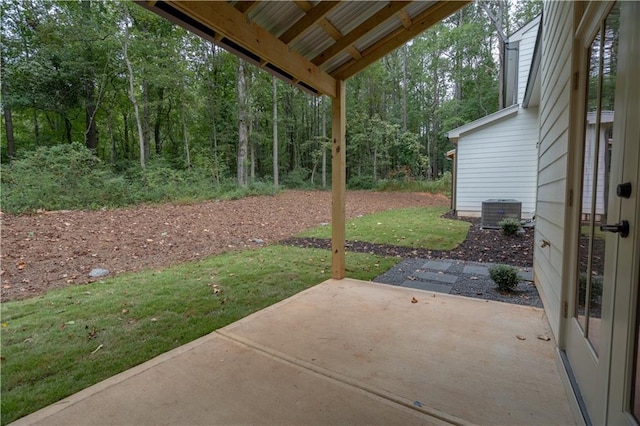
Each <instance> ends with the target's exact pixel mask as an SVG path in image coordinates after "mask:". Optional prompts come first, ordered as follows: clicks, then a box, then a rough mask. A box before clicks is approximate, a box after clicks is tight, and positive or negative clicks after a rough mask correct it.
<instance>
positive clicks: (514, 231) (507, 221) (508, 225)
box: [498, 217, 520, 237]
mask: <svg viewBox="0 0 640 426" xmlns="http://www.w3.org/2000/svg"><path fill="white" fill-rule="evenodd" d="M498 225H499V226H500V227H501V228H502V232H503V233H504V235H506V236H509V237H511V236H514V235H518V230H519V229H520V221H519V220H518V219H516V218H514V217H505V218H504V219H502V220H501V221H500V222H498Z"/></svg>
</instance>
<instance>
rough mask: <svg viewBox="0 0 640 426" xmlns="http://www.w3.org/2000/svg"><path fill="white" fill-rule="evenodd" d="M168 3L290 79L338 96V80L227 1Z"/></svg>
mask: <svg viewBox="0 0 640 426" xmlns="http://www.w3.org/2000/svg"><path fill="white" fill-rule="evenodd" d="M165 3H166V4H168V5H169V6H171V7H173V8H175V9H176V10H178V11H180V12H181V13H183V14H185V15H187V16H189V17H190V18H192V19H194V20H196V21H198V22H199V23H200V24H202V25H205V26H207V27H209V28H211V29H212V30H214V31H215V32H216V33H220V34H223V35H224V38H223V39H222V41H221V42H222V43H224V41H225V39H228V40H230V41H232V42H233V43H235V44H236V45H239V46H242V47H243V48H244V49H246V50H247V51H248V52H251V53H252V54H253V55H256V56H258V57H259V59H258V62H261V61H266V62H269V63H271V64H275V65H276V66H277V67H278V68H280V69H281V70H283V71H284V72H286V73H288V74H290V75H291V80H292V82H293V80H294V79H297V81H301V82H304V83H305V84H307V85H309V86H310V87H313V88H314V89H316V90H317V91H319V92H320V93H323V94H326V95H328V96H330V97H335V94H336V81H335V79H334V78H333V77H331V76H330V75H329V74H327V73H326V72H324V71H322V70H321V69H320V68H319V67H317V66H316V65H314V64H313V63H311V62H310V61H309V60H307V59H306V58H304V57H303V56H302V55H300V54H299V53H296V52H293V51H291V50H290V49H289V47H288V46H287V45H286V44H284V43H282V42H281V41H280V40H278V38H276V37H275V36H274V35H273V34H271V33H269V32H268V31H267V30H265V29H264V28H262V27H260V26H259V25H257V24H256V23H254V22H251V21H247V19H246V17H245V15H244V14H242V12H240V11H239V10H237V9H236V8H234V7H233V6H231V5H230V4H229V3H226V2H218V1H215V2H209V1H175V0H172V1H167V2H165Z"/></svg>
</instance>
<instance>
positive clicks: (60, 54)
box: [1, 0, 541, 211]
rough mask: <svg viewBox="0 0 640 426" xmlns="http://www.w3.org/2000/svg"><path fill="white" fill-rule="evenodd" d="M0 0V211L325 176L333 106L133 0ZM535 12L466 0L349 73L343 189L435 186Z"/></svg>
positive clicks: (492, 107) (495, 92)
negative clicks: (458, 134) (512, 42)
mask: <svg viewBox="0 0 640 426" xmlns="http://www.w3.org/2000/svg"><path fill="white" fill-rule="evenodd" d="M1 8H2V9H1V12H2V64H1V66H2V69H1V72H2V109H3V117H4V119H3V120H2V125H3V132H2V184H3V191H2V192H3V208H4V209H6V208H7V207H9V209H10V210H15V211H23V210H28V209H30V208H36V207H38V205H36V204H33V203H31V204H29V203H28V202H27V201H26V198H25V197H27V198H28V197H29V196H33V197H36V196H37V197H40V198H44V199H46V198H47V196H48V195H47V194H49V193H51V191H54V192H55V190H56V188H57V191H60V182H63V184H62V185H63V186H65V185H66V187H67V190H68V191H69V192H72V191H76V193H77V191H79V188H75V189H74V187H73V185H87V186H88V187H89V189H90V191H92V192H93V193H95V194H102V195H100V196H97V198H96V199H95V200H94V199H89V200H85V201H86V202H87V204H89V205H95V206H97V207H99V206H100V205H101V204H104V205H110V204H114V203H116V204H117V202H116V201H114V200H118V201H120V202H135V201H136V200H135V199H128V197H131V194H130V192H131V191H133V189H135V188H137V190H138V191H139V192H141V194H142V193H144V194H145V197H147V198H145V197H143V196H142V195H139V196H140V197H142V200H147V199H150V200H153V197H152V192H153V191H152V189H153V188H154V185H166V184H175V185H174V186H175V187H174V191H175V192H176V193H177V195H180V194H182V195H188V192H189V191H188V190H185V189H184V187H185V185H186V187H187V188H198V187H204V188H205V191H212V189H211V188H214V187H217V186H220V185H237V184H239V185H240V186H245V185H249V186H250V185H255V184H256V183H262V184H265V185H273V184H275V185H276V186H277V185H284V186H287V187H325V186H327V185H329V184H330V159H329V158H328V157H329V156H330V151H329V149H328V147H329V141H330V137H331V134H330V133H331V123H330V119H331V117H330V116H331V114H330V103H331V101H330V99H328V98H325V97H314V96H311V95H308V94H306V93H303V92H301V91H299V90H297V89H295V88H293V87H291V86H289V85H287V84H285V83H283V82H281V81H279V80H276V79H274V78H273V77H272V76H271V75H269V74H268V73H266V72H264V71H262V70H260V69H258V68H255V67H253V66H251V65H249V64H246V63H243V62H242V61H241V60H239V59H237V58H236V57H235V56H233V55H231V54H229V53H227V52H225V51H223V50H221V49H219V48H217V47H216V46H215V45H213V44H212V43H210V42H208V41H206V40H202V39H200V38H199V37H197V36H195V35H193V34H190V33H188V32H186V31H185V30H183V29H181V28H179V27H176V26H174V25H172V24H171V23H169V22H168V21H166V20H164V19H162V18H160V17H158V16H157V15H155V14H152V13H150V12H148V11H146V10H145V9H143V8H141V7H139V6H137V5H135V4H133V3H131V2H124V1H117V2H116V1H106V0H105V1H50V0H3V1H2V2H1ZM540 11H541V4H540V2H539V1H521V2H516V1H509V0H497V1H476V2H474V3H471V4H469V5H468V6H466V7H465V8H463V9H461V10H460V11H459V12H457V13H456V14H454V15H453V16H451V17H449V18H448V19H446V20H445V21H443V22H441V23H440V24H438V25H436V26H435V27H433V28H432V29H431V30H429V31H427V32H425V33H423V34H422V35H420V36H419V37H417V38H416V39H414V40H413V41H411V42H410V43H408V44H406V45H405V46H403V47H402V48H400V49H398V50H396V51H395V52H393V53H391V54H390V55H388V56H386V57H385V58H383V59H382V60H380V61H378V62H377V63H375V64H374V65H372V66H371V67H369V68H368V69H366V70H365V71H363V72H362V73H360V74H359V75H357V76H355V77H353V78H352V79H350V80H349V81H348V82H347V173H348V175H347V178H348V184H349V186H350V187H352V188H372V187H376V185H379V183H380V182H381V181H382V182H388V181H404V182H407V181H434V180H438V179H442V178H443V177H445V179H446V178H447V172H448V171H450V169H451V164H450V161H448V160H447V159H446V157H445V153H446V151H448V150H449V149H451V148H452V145H451V144H450V143H449V142H448V140H447V138H446V136H445V135H446V132H447V131H449V130H451V129H453V128H455V127H457V126H459V125H462V124H464V123H467V122H469V121H472V120H475V119H477V118H480V117H482V116H484V115H487V114H489V113H492V112H494V111H496V110H497V109H499V107H500V102H499V99H500V84H499V81H500V75H501V74H500V69H501V67H500V61H501V55H500V51H501V46H502V41H503V40H504V38H505V37H506V35H508V34H510V33H512V32H513V31H515V30H516V29H517V28H519V27H520V26H521V25H523V24H524V23H526V22H527V21H528V20H530V19H531V18H533V17H534V16H535V15H537V14H538V13H540ZM240 124H244V125H246V127H245V126H241V125H240ZM243 127H245V128H246V135H245V134H244V131H239V130H240V129H241V128H243ZM243 138H245V140H246V143H247V145H246V155H244V154H245V153H244V147H243V144H242V143H241V141H242V139H243ZM240 148H242V149H240ZM239 151H241V152H240V157H239V155H238V154H239ZM239 159H240V161H239ZM87 176H89V178H88V181H87V182H86V183H82V182H84V181H83V180H82V179H84V178H86V177H87ZM65 179H67V180H69V181H70V182H68V183H66V184H65V183H64V182H66V181H65ZM56 182H57V183H56ZM56 185H58V186H57V187H56ZM136 185H139V186H136ZM140 185H141V186H140ZM207 188H208V189H207ZM30 191H31V192H33V194H31V193H30ZM101 191H102V192H101ZM103 192H104V193H103ZM134 192H135V191H134ZM196 192H197V191H196V190H195V189H194V194H193V195H194V196H197V194H196ZM16 193H20V196H19V197H17V198H16V197H15V196H14V197H13V198H11V196H12V195H15V194H16ZM107 193H108V194H110V195H109V196H108V197H111V198H109V199H107V198H105V197H107V195H105V194H107ZM178 193H179V194H178ZM69 197H71V198H72V195H69ZM101 197H102V198H101ZM164 197H165V196H164V195H158V197H157V198H158V199H162V198H164ZM55 199H56V200H57V201H60V202H61V203H62V206H66V204H64V202H62V201H61V200H63V199H64V196H62V195H60V194H59V192H58V195H56V198H55ZM51 202H53V205H51V204H50V203H51ZM21 203H22V204H21ZM55 207H58V208H59V207H60V206H58V205H57V204H56V203H55V202H54V201H53V200H50V202H49V204H44V205H43V208H55Z"/></svg>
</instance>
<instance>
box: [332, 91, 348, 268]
mask: <svg viewBox="0 0 640 426" xmlns="http://www.w3.org/2000/svg"><path fill="white" fill-rule="evenodd" d="M345 92H346V87H345V82H344V81H342V80H339V81H336V96H335V98H333V101H332V103H331V114H332V116H331V126H332V130H331V138H332V141H333V142H332V148H331V278H334V279H337V280H341V279H343V278H344V274H345V192H346V164H347V156H346V151H347V150H346V147H347V144H346V141H345V139H346V125H345V124H346V120H347V115H346V107H347V104H346V96H345Z"/></svg>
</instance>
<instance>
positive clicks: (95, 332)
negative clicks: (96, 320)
mask: <svg viewBox="0 0 640 426" xmlns="http://www.w3.org/2000/svg"><path fill="white" fill-rule="evenodd" d="M87 337H88V338H89V340H91V339H95V338H96V337H98V329H97V328H96V326H95V325H94V326H93V327H91V331H89V334H88V335H87Z"/></svg>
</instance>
